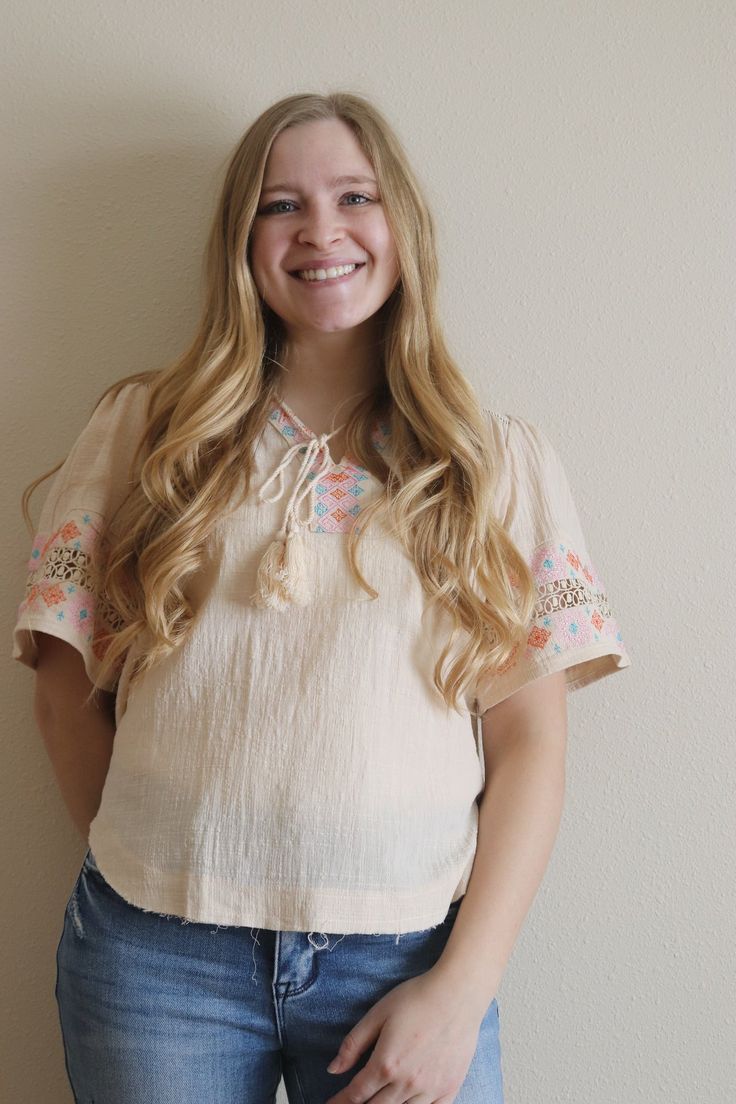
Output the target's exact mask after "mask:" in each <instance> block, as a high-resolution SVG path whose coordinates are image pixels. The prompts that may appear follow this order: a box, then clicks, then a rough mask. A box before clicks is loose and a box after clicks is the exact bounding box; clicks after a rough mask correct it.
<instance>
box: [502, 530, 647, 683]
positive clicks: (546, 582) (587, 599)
mask: <svg viewBox="0 0 736 1104" xmlns="http://www.w3.org/2000/svg"><path fill="white" fill-rule="evenodd" d="M529 567H530V569H531V572H532V575H533V576H534V578H535V580H536V583H537V588H538V592H539V597H538V599H537V603H536V606H535V609H534V624H533V626H532V628H531V629H530V631H529V634H528V636H527V639H526V648H525V649H524V653H523V658H524V659H531V658H532V657H533V656H534V654H535V652H536V653H539V652H542V653H545V652H558V653H559V652H563V651H564V652H567V651H570V649H573V648H585V647H587V646H588V645H590V644H595V643H597V642H599V641H602V640H605V641H606V643H608V644H610V645H611V648H612V650H613V651H615V652H618V653H619V654H621V655H624V654H625V653H624V645H623V639H622V636H621V633H620V632H619V629H618V625H617V624H616V621H615V619H614V617H613V614H612V612H611V609H610V607H609V604H608V598H607V596H606V590H605V586H604V585H603V581H602V579H601V578H600V576H599V575H598V573H597V572H596V570H595V568H594V567H593V565H592V564H584V563H583V562H582V560H581V559H580V556H579V555H578V554H577V552H575V551H574V549H572V548H568V547H567V545H565V544H562V543H560V542H558V541H550V542H548V543H545V544H540V545H539V546H538V547H537V548H535V549H534V551H533V553H532V555H531V558H530V560H529ZM519 658H521V657H520V655H519V647H518V645H517V647H516V648H515V649H514V651H513V652H512V654H511V656H510V657H509V659H508V660H507V662H506V663H505V664H503V665H502V666H500V667H497V668H496V673H497V674H504V673H505V672H506V671H508V670H510V669H511V668H512V667H514V666H515V665H516V663H517V662H518V660H519Z"/></svg>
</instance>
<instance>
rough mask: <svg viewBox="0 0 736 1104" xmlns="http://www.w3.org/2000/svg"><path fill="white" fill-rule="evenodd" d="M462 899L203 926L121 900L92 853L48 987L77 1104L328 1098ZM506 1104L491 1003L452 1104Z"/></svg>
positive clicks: (430, 960)
mask: <svg viewBox="0 0 736 1104" xmlns="http://www.w3.org/2000/svg"><path fill="white" fill-rule="evenodd" d="M459 905H460V902H459V901H457V902H454V903H453V904H452V905H451V906H450V909H449V911H448V913H447V916H446V917H445V919H444V920H443V921H442V923H441V924H438V925H437V926H436V927H433V928H428V929H426V930H423V931H416V932H404V933H402V934H401V935H400V936H396V935H394V934H386V935H356V934H349V935H345V934H340V933H332V932H296V931H273V930H270V929H263V928H260V929H255V928H246V927H232V926H224V925H212V924H200V923H193V922H188V921H182V920H181V918H180V917H177V916H169V915H166V914H159V913H155V912H148V911H145V910H142V909H139V908H137V907H136V906H134V905H131V904H130V903H128V902H127V901H125V900H124V898H122V897H121V896H120V895H119V894H118V893H117V892H116V891H115V890H114V889H113V888H112V887H111V886H110V885H109V884H108V883H107V882H106V881H105V879H104V878H103V876H102V874H101V873H100V871H99V870H98V868H97V866H96V864H95V861H94V855H93V854H92V852H91V851H90V850H88V851H87V854H86V856H85V859H84V862H83V863H82V867H81V869H80V872H79V876H78V878H77V881H76V883H75V885H74V888H73V890H72V893H71V896H70V898H69V901H68V903H67V906H66V912H65V915H64V925H63V931H62V935H61V938H60V941H59V946H58V950H57V956H56V960H57V981H56V990H55V996H56V1001H57V1004H58V1008H59V1017H60V1023H61V1032H62V1038H63V1042H64V1053H65V1059H66V1069H67V1074H68V1077H69V1081H70V1084H71V1086H72V1090H73V1093H74V1099H75V1101H76V1102H77V1104H154V1102H155V1104H204V1102H205V1101H206V1102H207V1104H272V1102H273V1101H274V1100H275V1099H276V1092H277V1088H278V1086H279V1083H280V1082H281V1080H282V1078H283V1081H284V1085H285V1089H286V1093H287V1096H288V1100H289V1102H290V1104H324V1101H326V1100H328V1099H329V1098H330V1097H331V1096H333V1095H334V1094H336V1093H337V1092H338V1091H339V1090H340V1089H342V1088H344V1087H345V1086H346V1085H348V1084H349V1083H350V1081H351V1080H352V1078H353V1077H354V1076H355V1074H356V1073H357V1072H358V1070H359V1069H362V1068H363V1066H365V1065H366V1063H367V1062H368V1060H369V1058H370V1055H371V1052H372V1046H369V1047H368V1049H367V1050H366V1051H365V1052H364V1053H363V1054H362V1055H361V1056H360V1058H359V1059H358V1060H357V1061H356V1063H355V1065H354V1066H353V1067H352V1068H351V1069H349V1070H346V1071H345V1072H343V1073H341V1074H330V1073H327V1071H326V1068H325V1067H326V1066H327V1064H328V1063H329V1062H330V1060H331V1059H332V1058H334V1056H335V1054H336V1053H337V1050H338V1048H339V1046H340V1043H341V1042H342V1039H343V1038H344V1036H345V1035H346V1034H347V1033H348V1031H349V1030H350V1028H351V1027H353V1025H354V1024H355V1023H356V1022H357V1021H358V1020H359V1019H361V1017H362V1016H363V1015H365V1013H366V1012H367V1011H368V1009H369V1008H370V1007H371V1006H372V1005H373V1004H375V1002H376V1001H377V1000H378V999H379V998H380V997H382V996H383V995H384V994H385V993H387V992H389V990H391V989H393V988H394V987H395V986H396V985H398V984H399V983H400V982H402V981H404V980H406V979H407V978H410V977H414V976H416V975H418V974H422V973H424V972H425V971H427V970H428V969H430V967H431V966H432V965H433V964H434V963H435V962H436V961H437V959H438V958H439V956H440V954H441V953H442V950H443V948H444V946H445V943H446V941H447V938H448V936H449V934H450V931H451V929H452V925H453V923H454V920H455V916H456V915H457V910H458V908H459ZM481 1102H482V1104H503V1080H502V1074H501V1054H500V1041H499V1014H498V1004H497V1002H496V1000H495V999H494V1000H493V1001H492V1003H491V1004H490V1006H489V1008H488V1010H487V1012H486V1014H485V1016H484V1018H483V1021H482V1023H481V1025H480V1030H479V1034H478V1039H477V1045H476V1050H475V1054H474V1057H473V1060H472V1062H471V1065H470V1068H469V1070H468V1073H467V1076H466V1078H465V1080H464V1082H463V1085H462V1087H461V1088H460V1089H459V1090H458V1093H457V1095H456V1096H455V1104H481Z"/></svg>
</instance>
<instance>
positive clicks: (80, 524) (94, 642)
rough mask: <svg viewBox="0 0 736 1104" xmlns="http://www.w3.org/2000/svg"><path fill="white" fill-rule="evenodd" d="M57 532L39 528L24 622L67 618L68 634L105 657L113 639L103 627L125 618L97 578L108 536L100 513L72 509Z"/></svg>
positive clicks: (109, 628)
mask: <svg viewBox="0 0 736 1104" xmlns="http://www.w3.org/2000/svg"><path fill="white" fill-rule="evenodd" d="M71 513H72V514H74V515H75V516H71V514H70V515H69V516H67V518H66V519H65V520H64V521H63V523H62V524H61V525H60V526H59V527H58V528H57V529H55V530H54V531H53V532H52V533H42V532H39V533H37V534H36V536H35V538H34V541H33V545H32V548H31V555H30V559H29V561H28V574H27V578H26V594H25V598H24V599H23V601H22V602H21V604H20V606H19V608H18V619H19V622H20V624H21V626H22V625H23V622H24V620H25V619H26V618H28V619H32V620H33V621H34V622H35V623H36V625H35V627H37V624H38V619H39V618H41V619H42V620H43V621H46V622H49V621H52V622H55V623H57V624H61V623H63V624H64V626H65V629H66V632H65V639H69V629H70V628H71V630H72V632H71V636H72V637H73V639H74V640H75V642H78V643H79V645H80V646H81V648H80V650H82V651H84V650H85V649H88V650H89V652H90V653H91V654H92V655H93V656H94V657H95V659H97V660H100V661H101V660H102V659H103V658H104V655H105V652H106V651H107V647H108V646H109V640H108V641H103V640H102V639H101V637H102V635H103V634H104V633H107V632H110V631H113V632H118V631H119V630H120V629H121V628H122V626H123V623H122V621H121V619H120V618H119V617H118V616H117V614H116V613H115V612H114V610H113V609H112V608H111V606H110V605H109V603H107V602H106V601H104V600H103V599H102V598H101V596H100V595H99V592H98V587H97V584H96V570H97V564H96V560H97V552H98V550H99V549H100V548H101V546H102V541H103V539H104V538H103V536H102V530H101V527H100V525H99V524H98V523H97V521H96V520H95V518H96V517H98V515H94V516H93V515H92V513H85V512H84V511H82V510H79V511H72V512H71Z"/></svg>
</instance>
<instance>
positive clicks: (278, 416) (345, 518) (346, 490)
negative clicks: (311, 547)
mask: <svg viewBox="0 0 736 1104" xmlns="http://www.w3.org/2000/svg"><path fill="white" fill-rule="evenodd" d="M268 421H269V422H270V423H271V425H272V426H273V427H274V429H276V430H277V431H278V433H279V434H280V435H281V437H282V438H283V439H284V440H285V441H286V442H287V444H288V445H290V446H291V445H294V444H297V443H300V442H304V443H305V445H304V448H303V449H300V450H299V452H300V453H304V452H306V443H307V442H309V441H311V440H313V439H314V437H315V436H316V434H314V433H312V432H311V430H310V429H308V428H307V426H305V425H304V423H303V422H302V421H301V420H300V419H299V418H298V417H297V416H296V414H294V413H293V411H291V410H290V409H289V407H287V406H286V405H285V404H283V403H281V402H276V403H275V405H274V406H273V407H272V409H271V413H270V414H269V416H268ZM389 434H390V427H389V426H388V424H387V423H385V422H382V421H380V420H378V419H376V422H375V423H374V426H373V429H372V431H371V441H372V442H373V445H374V447H375V448H376V449H377V450H378V451H379V452H383V450H384V449H385V448H386V445H387V442H388V439H389ZM322 464H323V459H322V456H321V454H318V455H317V456H315V457H314V459H313V460H312V464H311V466H310V469H309V471H308V472H307V473H306V478H307V479H308V480H314V479H315V478H316V475H317V472H318V471H319V469H320V467H321V466H322ZM369 480H372V476H371V474H370V472H369V471H368V470H367V469H366V468H364V467H362V466H361V465H360V464H358V462H357V461H356V460H353V459H352V458H351V457H350V456H349V455H348V454H346V455H345V456H344V457H343V460H342V462H341V463H340V464H335V463H333V462H331V463H330V467H329V468H328V470H327V471H326V472H325V473H323V475H322V477H321V478H320V480H319V482H318V483H316V484H315V486H314V488H313V490H314V514H315V516H314V517H313V518H311V519H310V523H309V528H310V530H311V531H312V532H313V533H347V532H349V531H350V529H351V528H352V527H353V525H354V524H355V519H356V517H357V516H358V514H359V513H360V510H361V502H360V499H361V498H362V496H363V495H364V494H365V492H366V489H367V486H368V481H369Z"/></svg>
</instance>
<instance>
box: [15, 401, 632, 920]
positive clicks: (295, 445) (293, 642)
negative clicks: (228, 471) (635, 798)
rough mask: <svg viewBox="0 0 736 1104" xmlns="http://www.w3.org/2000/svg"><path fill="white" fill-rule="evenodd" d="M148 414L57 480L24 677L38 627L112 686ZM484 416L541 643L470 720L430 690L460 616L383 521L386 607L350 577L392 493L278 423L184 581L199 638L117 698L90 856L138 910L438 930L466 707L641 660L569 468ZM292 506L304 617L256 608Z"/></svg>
mask: <svg viewBox="0 0 736 1104" xmlns="http://www.w3.org/2000/svg"><path fill="white" fill-rule="evenodd" d="M147 399H148V386H147V384H146V383H131V384H128V385H126V386H125V387H124V388H123V389H122V390H121V391H120V392H119V394H118V395H117V396H108V397H106V398H105V399H104V400H103V401H102V402H101V403H100V404H99V406H98V407H97V409H96V410H95V411H94V413H93V414H92V416H91V418H90V419H89V421H88V423H87V425H86V426H85V428H84V429H83V430H82V432H81V434H80V435H79V437H78V438H77V440H76V442H75V443H74V446H73V448H72V450H71V452H70V454H69V456H68V457H67V459H66V461H65V463H64V465H63V467H62V468H61V469H60V471H59V472H58V473H57V474H56V475H55V476H54V478H53V482H52V485H51V486H50V489H49V491H48V493H47V497H46V500H45V502H44V505H43V508H42V511H41V517H40V520H39V525H38V532H37V535H36V538H35V540H34V542H33V546H32V550H31V557H30V563H29V569H28V579H27V588H26V595H25V598H24V600H23V601H22V602H21V604H20V607H19V609H18V616H17V621H16V625H15V628H14V635H13V653H12V655H13V658H15V659H17V660H19V661H20V662H21V663H24V664H26V665H27V666H29V667H35V665H36V662H37V657H38V651H37V643H36V640H35V638H34V635H33V634H34V631H38V630H42V631H43V632H47V633H50V634H51V635H53V636H58V637H60V638H62V639H63V640H66V641H67V642H68V643H70V644H71V645H72V646H73V647H74V648H76V649H77V650H78V651H79V652H80V654H81V655H82V657H83V659H84V663H85V667H86V670H87V674H88V676H89V678H90V679H91V680H92V681H93V682H94V681H95V680H96V676H97V673H98V670H99V665H100V660H101V658H102V651H101V646H100V641H99V639H98V638H99V635H100V629H101V627H102V626H104V625H109V626H111V627H113V628H114V627H115V624H114V615H113V614H112V612H111V611H110V610H109V609H108V608H106V606H105V603H104V602H102V601H101V600H100V597H99V596H98V595H97V594H96V593H95V583H94V570H93V568H94V564H95V556H96V554H98V553H99V551H100V547H101V546H100V537H101V534H102V532H103V527H104V524H105V520H106V519H107V518H110V517H112V515H113V513H114V511H115V510H116V508H117V506H118V505H119V503H120V502H121V501H122V499H123V498H124V497H125V494H126V493H127V491H128V486H129V484H128V480H129V478H130V470H129V469H130V462H131V459H132V455H133V451H134V448H135V445H136V444H137V442H138V439H139V436H140V433H141V431H142V428H143V425H144V421H145V417H146V410H147ZM484 414H485V418H486V422H487V429H488V439H489V442H490V444H491V446H492V448H493V450H494V456H495V458H496V462H497V464H498V465H499V467H500V471H501V478H500V480H499V484H498V490H497V501H496V504H495V511H496V516H498V517H499V519H501V520H502V521H503V524H504V525H505V527H506V528H507V530H508V531H509V533H510V534H511V536H512V537H513V539H514V540H515V541H516V543H517V544H518V545H519V547H520V549H521V551H522V553H523V554H524V556H525V557H526V558H527V560H528V562H529V564H530V566H531V568H532V571H533V572H534V575H535V577H536V580H537V583H538V587H539V599H538V602H537V608H536V614H535V619H534V624H533V626H532V628H531V631H530V633H529V636H528V639H527V643H526V646H525V647H524V648H523V649H520V650H519V651H518V653H517V654H515V655H514V656H512V658H511V661H510V663H509V664H508V665H507V667H506V669H505V670H504V671H502V672H496V673H494V674H493V675H486V676H485V677H482V678H481V679H479V680H478V682H477V685H475V686H471V687H470V688H469V690H468V691H467V693H466V695H465V698H464V699H463V702H462V713H461V714H458V713H457V712H455V711H453V710H451V709H448V708H447V707H446V706H445V703H444V701H443V700H442V698H441V696H440V695H439V693H438V692H437V690H436V689H435V687H434V685H433V683H432V671H433V668H434V664H435V662H436V660H437V658H438V656H439V654H440V652H441V651H442V648H443V646H444V644H445V642H446V640H447V637H448V634H449V631H450V628H451V621H450V618H449V616H448V615H446V614H444V613H438V612H437V611H432V612H431V613H430V611H428V610H427V609H426V608H425V602H426V600H425V596H424V594H423V591H422V588H421V585H420V583H419V579H418V577H417V575H416V572H415V571H414V568H413V565H412V564H411V562H410V560H409V558H408V557H407V555H406V553H405V552H404V550H403V548H402V547H401V546H400V544H399V542H398V541H397V540H396V539H395V538H392V537H391V536H390V534H389V533H388V532H387V531H386V530H385V529H383V527H382V526H377V525H374V524H372V525H371V526H370V527H368V528H367V530H366V532H365V535H364V537H363V539H362V541H361V544H360V546H359V550H358V557H359V563H360V564H361V567H362V570H363V572H364V574H365V576H366V578H367V579H368V581H369V582H370V583H371V584H372V585H373V586H374V587H375V589H376V590H378V592H379V597H378V598H377V599H376V600H372V599H371V598H370V596H369V595H368V594H366V593H365V592H364V591H363V590H362V589H361V588H360V587H359V586H358V584H357V583H356V582H355V581H354V580H353V578H352V575H351V573H350V570H349V567H348V562H347V553H346V545H347V539H348V533H349V530H350V527H351V526H352V525H353V524H355V523H356V519H357V518H358V517H359V515H360V512H361V510H362V509H364V508H365V506H366V505H367V504H368V503H369V502H371V501H372V500H373V497H374V496H375V495H376V494H379V493H381V490H382V488H381V486H380V484H379V483H378V481H377V480H376V479H375V478H374V477H373V476H372V475H371V474H370V473H369V472H368V471H367V470H366V469H364V468H362V467H360V466H359V465H358V464H357V463H355V462H353V461H352V460H351V458H350V457H349V456H344V457H342V458H341V461H340V463H339V464H334V463H333V462H332V461H331V459H330V457H329V454H328V452H327V448H326V445H325V444H324V441H323V439H320V438H317V437H316V435H315V434H313V433H312V432H311V431H310V430H309V429H308V428H307V427H306V426H305V425H304V424H303V423H302V422H301V421H300V420H299V419H298V417H297V416H296V415H295V414H294V412H293V411H292V410H291V409H290V408H289V407H288V406H287V405H286V404H284V403H283V402H277V403H276V404H275V406H274V407H273V409H272V411H271V414H270V417H269V419H268V421H267V423H266V425H265V426H264V429H263V432H262V433H261V435H260V438H259V440H258V442H257V445H256V448H255V453H254V460H255V471H254V478H253V483H252V488H253V490H252V493H251V494H250V495H249V496H248V499H247V500H246V502H244V503H243V504H241V505H240V506H238V507H237V508H236V509H234V510H231V511H230V512H229V513H228V514H227V516H225V517H223V518H221V519H220V520H219V521H218V524H217V526H216V527H215V529H214V531H213V533H212V537H211V541H210V545H209V547H208V559H207V563H206V565H205V569H204V570H203V571H202V572H200V573H198V574H197V576H196V577H195V578H193V579H191V580H189V581H187V583H186V590H187V594H188V595H189V596H190V598H191V600H192V602H193V605H194V608H195V610H196V617H195V624H194V631H193V633H192V635H191V636H190V638H189V639H188V640H186V641H185V642H184V643H183V645H181V646H180V647H179V648H178V649H176V650H175V651H174V653H173V654H171V655H170V656H169V657H168V658H167V659H166V660H164V661H163V662H162V663H160V664H159V665H158V666H156V667H155V668H153V669H152V670H151V671H149V672H147V673H146V675H145V676H144V677H143V679H142V680H141V681H140V682H139V683H138V684H137V685H135V686H133V687H130V686H129V671H130V666H131V663H132V660H133V659H134V657H135V655H136V654H137V646H142V640H141V639H140V638H139V639H138V640H136V641H135V643H134V644H133V646H132V647H131V649H130V650H129V652H128V654H127V656H126V659H125V665H124V666H123V668H122V671H121V674H120V678H119V682H118V683H117V698H116V708H115V719H116V725H117V728H116V734H115V740H114V745H113V753H112V759H111V762H110V767H109V772H108V775H107V778H106V781H105V785H104V790H103V793H102V800H101V804H100V808H99V811H98V813H97V815H96V817H95V818H94V820H93V821H92V824H91V826H90V832H89V841H88V842H89V845H90V847H91V849H92V851H93V853H94V855H95V860H96V862H97V864H98V866H99V869H100V871H101V872H102V874H103V876H104V878H105V879H106V880H107V881H108V882H109V883H110V884H111V885H112V886H113V888H114V889H115V890H116V891H117V892H118V893H119V894H120V895H121V896H122V897H123V898H125V899H126V900H127V901H129V902H130V903H132V904H134V905H136V906H138V907H139V908H143V909H145V910H149V911H155V912H159V913H163V914H173V915H178V916H181V917H184V918H186V919H189V920H193V921H200V922H208V923H218V924H226V925H231V924H232V925H250V926H254V927H259V928H271V929H280V930H289V931H309V930H317V931H329V932H346V933H377V934H378V933H385V932H405V931H414V930H419V929H424V928H428V927H431V926H433V925H436V924H439V923H440V922H441V921H442V920H443V918H444V916H445V915H446V913H447V909H448V906H449V904H450V902H451V901H454V900H456V899H457V898H459V897H460V896H462V894H463V893H464V892H465V890H466V888H467V885H468V882H469V879H470V873H471V868H472V864H473V858H474V854H475V845H476V838H477V823H478V799H479V797H480V795H481V794H482V791H483V785H484V770H483V758H482V741H481V726H480V724H479V723H474V721H473V718H472V716H471V714H470V709H471V708H472V705H473V701H474V699H476V698H477V701H478V704H479V706H480V708H481V710H485V709H487V708H489V707H490V706H492V705H494V704H496V703H497V702H499V701H501V700H502V699H504V698H506V697H508V695H510V694H512V693H513V692H514V691H515V690H518V689H519V688H520V687H522V686H524V685H526V684H527V683H529V682H531V681H533V680H534V679H536V678H539V677H540V676H541V675H544V674H547V673H550V672H553V671H559V670H565V671H566V674H567V680H568V682H567V686H568V689H570V690H573V689H576V688H579V687H581V686H584V685H586V684H587V683H590V682H593V681H594V680H597V679H600V678H602V677H603V676H605V675H608V674H611V673H612V672H614V671H617V670H621V669H622V668H624V667H627V666H629V663H630V660H629V658H628V655H627V653H626V651H625V649H624V645H623V642H622V639H621V634H620V632H619V630H618V627H617V625H616V621H615V620H614V617H613V614H612V612H611V609H610V606H609V600H608V596H607V592H606V589H605V586H604V584H603V582H602V580H601V578H600V576H599V575H598V573H597V571H596V569H595V568H594V567H593V564H592V562H591V560H590V557H589V554H588V550H587V548H586V544H585V539H584V536H583V533H582V530H581V526H580V521H579V518H578V514H577V511H576V508H575V505H574V502H573V499H572V495H571V492H570V487H569V484H568V480H567V478H566V475H565V471H564V469H563V466H562V463H561V461H560V458H559V456H558V454H557V452H556V450H555V449H554V447H553V446H552V444H551V443H550V441H549V439H548V438H547V437H546V435H545V434H544V433H543V432H542V430H541V429H539V428H538V427H537V426H535V425H534V424H532V423H530V422H528V421H526V420H525V419H523V418H521V417H517V416H508V415H502V414H498V413H496V412H494V411H490V410H485V411H484ZM372 440H373V444H374V446H375V447H376V448H377V449H379V450H382V449H387V448H390V433H389V426H388V425H386V424H385V423H383V422H380V421H377V422H376V423H375V426H374V429H373V437H372ZM320 442H322V443H320ZM259 490H260V491H261V495H260V497H259V495H258V491H259ZM302 493H304V495H305V497H301V495H302ZM298 502H301V505H300V506H299V507H298V510H299V513H300V516H301V518H302V519H303V520H304V521H305V524H304V527H303V536H304V541H305V549H304V551H305V556H304V559H305V571H306V583H307V589H308V591H309V592H310V595H311V598H310V600H309V601H308V602H306V603H305V604H303V605H290V606H288V607H287V608H286V609H283V610H278V609H263V608H257V607H256V605H255V604H254V602H253V600H252V596H253V594H254V592H255V590H256V571H257V568H258V564H259V562H260V560H261V557H262V556H263V553H264V550H265V549H266V548H267V547H268V545H269V543H270V542H271V541H272V540H273V538H274V535H275V534H276V533H277V532H278V531H279V529H280V528H281V527H282V525H283V523H284V520H285V517H286V515H287V512H288V510H289V509H293V507H294V504H295V503H298ZM102 685H104V688H105V689H108V690H112V689H115V687H116V684H115V683H114V682H108V684H107V685H105V684H102Z"/></svg>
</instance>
